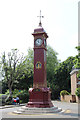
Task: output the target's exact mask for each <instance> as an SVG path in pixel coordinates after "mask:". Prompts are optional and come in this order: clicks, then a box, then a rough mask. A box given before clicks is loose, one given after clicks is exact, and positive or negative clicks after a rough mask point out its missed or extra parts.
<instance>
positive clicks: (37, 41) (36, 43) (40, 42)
mask: <svg viewBox="0 0 80 120" xmlns="http://www.w3.org/2000/svg"><path fill="white" fill-rule="evenodd" d="M41 44H42V40H41V39H40V38H38V39H36V41H35V45H36V46H40V45H41Z"/></svg>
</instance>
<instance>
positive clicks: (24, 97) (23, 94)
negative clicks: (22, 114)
mask: <svg viewBox="0 0 80 120" xmlns="http://www.w3.org/2000/svg"><path fill="white" fill-rule="evenodd" d="M12 93H13V94H12V97H13V98H16V97H17V96H18V97H19V98H20V103H27V102H28V100H29V93H28V91H27V90H18V89H14V90H13V91H12ZM5 94H7V95H9V90H7V92H6V93H5ZM6 104H12V98H11V99H10V97H9V98H8V100H7V101H6Z"/></svg>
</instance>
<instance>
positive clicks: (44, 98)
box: [26, 88, 53, 108]
mask: <svg viewBox="0 0 80 120" xmlns="http://www.w3.org/2000/svg"><path fill="white" fill-rule="evenodd" d="M29 95H30V96H29V102H28V104H27V106H26V107H38V108H47V107H48V108H49V107H53V104H52V102H51V99H50V97H51V91H50V89H49V88H30V89H29Z"/></svg>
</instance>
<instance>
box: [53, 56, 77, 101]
mask: <svg viewBox="0 0 80 120" xmlns="http://www.w3.org/2000/svg"><path fill="white" fill-rule="evenodd" d="M74 59H75V57H72V56H71V57H68V59H67V60H65V61H63V62H61V63H59V65H58V66H57V67H56V69H55V74H54V76H53V77H54V78H53V81H52V85H51V86H52V94H53V95H52V96H53V99H54V98H58V97H59V95H60V91H62V90H67V91H68V92H70V90H71V81H70V72H71V70H72V67H73V65H74ZM56 91H57V92H56Z"/></svg>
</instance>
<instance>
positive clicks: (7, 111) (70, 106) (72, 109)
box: [0, 101, 79, 118]
mask: <svg viewBox="0 0 80 120" xmlns="http://www.w3.org/2000/svg"><path fill="white" fill-rule="evenodd" d="M52 103H53V105H54V106H57V107H58V108H61V109H62V111H63V112H61V113H38V114H36V113H35V114H31V115H30V113H29V114H15V113H13V112H14V111H17V110H19V109H21V110H22V108H23V107H25V105H26V104H27V103H24V104H20V105H5V106H0V109H2V110H1V111H2V118H78V117H79V111H78V110H79V105H78V104H77V103H68V102H61V101H52Z"/></svg>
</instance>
